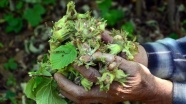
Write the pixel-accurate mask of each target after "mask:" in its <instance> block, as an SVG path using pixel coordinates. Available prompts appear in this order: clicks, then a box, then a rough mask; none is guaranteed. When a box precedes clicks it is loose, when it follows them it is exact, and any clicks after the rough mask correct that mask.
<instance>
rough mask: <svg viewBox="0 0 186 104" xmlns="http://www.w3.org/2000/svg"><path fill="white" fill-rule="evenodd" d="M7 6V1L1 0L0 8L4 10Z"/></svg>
mask: <svg viewBox="0 0 186 104" xmlns="http://www.w3.org/2000/svg"><path fill="white" fill-rule="evenodd" d="M6 6H8V0H1V1H0V8H4V7H6Z"/></svg>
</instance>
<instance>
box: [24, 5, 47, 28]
mask: <svg viewBox="0 0 186 104" xmlns="http://www.w3.org/2000/svg"><path fill="white" fill-rule="evenodd" d="M44 13H45V9H44V7H43V6H42V5H41V4H36V5H34V7H33V8H27V9H26V10H25V11H24V14H23V18H24V19H26V20H27V21H28V22H29V23H30V24H31V26H33V27H34V26H37V25H38V24H39V23H40V22H41V21H42V17H41V16H42V15H43V14H44ZM33 15H34V17H33Z"/></svg>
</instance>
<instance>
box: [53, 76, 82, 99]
mask: <svg viewBox="0 0 186 104" xmlns="http://www.w3.org/2000/svg"><path fill="white" fill-rule="evenodd" d="M54 79H55V80H56V81H57V83H58V85H59V87H60V88H61V90H64V91H65V92H67V93H69V94H71V95H74V96H75V97H76V96H82V95H83V94H84V93H85V90H84V89H83V87H81V86H78V85H76V84H74V83H72V82H71V81H69V80H68V79H67V78H65V77H64V76H63V75H61V74H60V73H55V74H54Z"/></svg>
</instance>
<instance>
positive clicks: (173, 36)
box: [169, 33, 179, 39]
mask: <svg viewBox="0 0 186 104" xmlns="http://www.w3.org/2000/svg"><path fill="white" fill-rule="evenodd" d="M169 37H170V38H172V39H178V38H179V35H178V34H177V33H171V34H170V35H169Z"/></svg>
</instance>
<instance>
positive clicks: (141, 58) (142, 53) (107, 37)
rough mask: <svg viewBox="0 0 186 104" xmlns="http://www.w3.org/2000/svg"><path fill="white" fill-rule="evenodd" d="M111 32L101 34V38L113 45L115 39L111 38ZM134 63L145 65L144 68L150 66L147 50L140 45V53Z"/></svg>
mask: <svg viewBox="0 0 186 104" xmlns="http://www.w3.org/2000/svg"><path fill="white" fill-rule="evenodd" d="M110 34H111V33H110V32H109V31H104V32H103V33H102V34H101V38H102V40H103V41H104V42H105V43H112V42H113V37H112V36H110ZM120 56H121V57H123V58H125V57H126V56H125V53H121V54H120ZM134 61H135V62H138V63H141V64H143V65H144V66H147V65H148V57H147V53H146V51H145V49H144V48H143V46H141V45H138V53H137V54H136V55H135V56H134Z"/></svg>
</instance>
